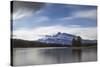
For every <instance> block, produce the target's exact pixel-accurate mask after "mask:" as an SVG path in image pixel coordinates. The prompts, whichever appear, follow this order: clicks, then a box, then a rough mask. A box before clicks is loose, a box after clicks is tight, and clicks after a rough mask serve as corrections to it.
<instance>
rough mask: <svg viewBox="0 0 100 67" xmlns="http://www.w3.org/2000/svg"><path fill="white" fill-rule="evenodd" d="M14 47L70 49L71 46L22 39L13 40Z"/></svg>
mask: <svg viewBox="0 0 100 67" xmlns="http://www.w3.org/2000/svg"><path fill="white" fill-rule="evenodd" d="M11 45H12V47H20V48H22V47H70V45H61V44H51V43H42V42H37V41H27V40H20V39H11Z"/></svg>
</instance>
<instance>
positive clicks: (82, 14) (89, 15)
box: [61, 9, 97, 20]
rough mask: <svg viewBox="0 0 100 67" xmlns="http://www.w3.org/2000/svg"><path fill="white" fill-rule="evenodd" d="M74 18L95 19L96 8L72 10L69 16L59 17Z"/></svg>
mask: <svg viewBox="0 0 100 67" xmlns="http://www.w3.org/2000/svg"><path fill="white" fill-rule="evenodd" d="M76 18H85V19H92V20H93V19H96V18H97V10H96V9H92V10H82V11H81V10H80V11H77V12H73V13H72V15H71V16H69V17H64V18H61V20H72V19H76Z"/></svg>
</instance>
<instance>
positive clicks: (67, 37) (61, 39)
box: [38, 32, 96, 45]
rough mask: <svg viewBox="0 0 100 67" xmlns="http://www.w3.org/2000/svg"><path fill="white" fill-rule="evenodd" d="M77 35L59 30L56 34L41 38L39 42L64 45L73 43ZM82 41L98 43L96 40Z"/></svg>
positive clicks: (83, 41) (84, 41)
mask: <svg viewBox="0 0 100 67" xmlns="http://www.w3.org/2000/svg"><path fill="white" fill-rule="evenodd" d="M75 37H77V36H75V35H72V34H67V33H61V32H58V33H56V34H55V35H46V36H45V37H44V38H41V39H39V40H38V41H39V42H44V43H54V44H62V45H71V44H72V39H73V38H75ZM82 43H96V40H83V39H82Z"/></svg>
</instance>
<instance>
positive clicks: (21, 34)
mask: <svg viewBox="0 0 100 67" xmlns="http://www.w3.org/2000/svg"><path fill="white" fill-rule="evenodd" d="M57 32H65V33H69V34H74V35H78V36H81V37H82V38H83V39H90V40H94V39H97V29H96V27H88V28H80V27H75V26H71V27H70V26H69V27H63V26H48V27H40V28H34V29H20V30H16V31H13V35H14V36H13V38H18V39H24V40H37V39H39V38H42V37H43V36H44V35H53V34H56V33H57Z"/></svg>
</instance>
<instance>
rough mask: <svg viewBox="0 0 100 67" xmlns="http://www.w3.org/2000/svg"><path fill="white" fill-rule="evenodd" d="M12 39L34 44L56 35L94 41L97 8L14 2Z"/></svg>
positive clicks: (95, 37)
mask: <svg viewBox="0 0 100 67" xmlns="http://www.w3.org/2000/svg"><path fill="white" fill-rule="evenodd" d="M12 8H13V11H12V13H11V14H12V19H11V20H12V26H13V30H12V32H13V38H18V39H24V40H37V39H39V38H42V37H43V36H45V35H53V34H56V33H57V32H62V33H69V34H73V35H77V36H81V37H82V38H83V39H89V40H97V7H96V6H89V5H73V4H58V3H39V2H22V1H14V2H13V7H12Z"/></svg>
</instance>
